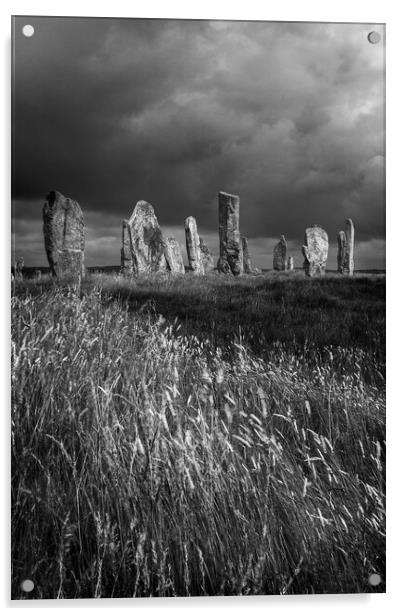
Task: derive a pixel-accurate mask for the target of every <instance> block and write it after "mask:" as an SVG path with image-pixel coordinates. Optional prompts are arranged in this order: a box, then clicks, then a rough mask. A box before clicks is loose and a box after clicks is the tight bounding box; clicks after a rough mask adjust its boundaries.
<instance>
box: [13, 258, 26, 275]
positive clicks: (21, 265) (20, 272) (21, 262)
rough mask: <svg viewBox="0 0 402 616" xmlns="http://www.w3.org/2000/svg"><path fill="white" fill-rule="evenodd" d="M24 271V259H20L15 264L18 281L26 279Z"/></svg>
mask: <svg viewBox="0 0 402 616" xmlns="http://www.w3.org/2000/svg"><path fill="white" fill-rule="evenodd" d="M23 270H24V257H18V259H17V261H16V262H15V266H14V274H15V279H16V280H22V279H23V277H24V276H23Z"/></svg>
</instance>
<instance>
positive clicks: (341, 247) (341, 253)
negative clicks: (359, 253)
mask: <svg viewBox="0 0 402 616" xmlns="http://www.w3.org/2000/svg"><path fill="white" fill-rule="evenodd" d="M345 257H346V234H345V231H339V233H338V259H337V260H338V272H339V273H340V274H344V273H345Z"/></svg>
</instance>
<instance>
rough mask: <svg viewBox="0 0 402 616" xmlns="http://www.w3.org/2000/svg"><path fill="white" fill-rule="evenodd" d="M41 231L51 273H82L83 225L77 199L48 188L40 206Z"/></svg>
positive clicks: (60, 276) (57, 274)
mask: <svg viewBox="0 0 402 616" xmlns="http://www.w3.org/2000/svg"><path fill="white" fill-rule="evenodd" d="M43 235H44V239H45V249H46V255H47V259H48V261H49V266H50V271H51V274H52V276H56V277H57V278H62V277H64V276H67V277H70V276H72V277H75V278H76V277H83V276H84V275H85V266H84V248H85V227H84V216H83V214H82V210H81V208H80V206H79V204H78V203H77V201H73V199H69V198H68V197H64V195H62V194H61V193H59V192H58V191H55V190H52V191H51V192H50V193H49V194H48V195H47V197H46V202H45V204H44V206H43Z"/></svg>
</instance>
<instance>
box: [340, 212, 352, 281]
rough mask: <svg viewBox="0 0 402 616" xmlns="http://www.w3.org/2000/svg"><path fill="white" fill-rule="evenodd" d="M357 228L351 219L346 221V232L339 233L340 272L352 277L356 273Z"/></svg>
mask: <svg viewBox="0 0 402 616" xmlns="http://www.w3.org/2000/svg"><path fill="white" fill-rule="evenodd" d="M354 244H355V228H354V225H353V221H352V219H351V218H348V219H347V220H346V231H339V233H338V272H339V273H340V274H347V275H348V276H352V275H353V272H354Z"/></svg>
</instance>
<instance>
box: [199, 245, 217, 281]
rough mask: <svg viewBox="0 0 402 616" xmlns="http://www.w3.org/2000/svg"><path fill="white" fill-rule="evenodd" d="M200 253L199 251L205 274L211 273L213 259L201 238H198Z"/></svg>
mask: <svg viewBox="0 0 402 616" xmlns="http://www.w3.org/2000/svg"><path fill="white" fill-rule="evenodd" d="M200 251H201V261H202V264H203V266H204V272H205V274H206V273H207V272H213V271H214V258H213V256H212V253H211V251H210V250H209V248H208V246H207V245H206V243H205V242H204V240H203V238H202V237H200Z"/></svg>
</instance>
